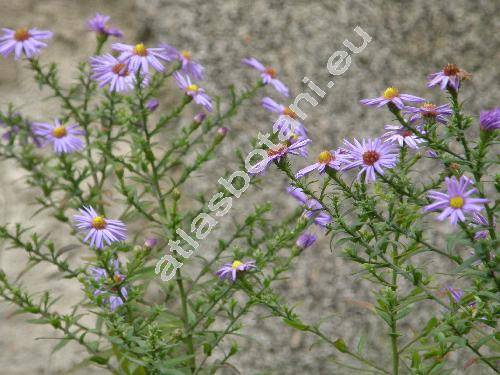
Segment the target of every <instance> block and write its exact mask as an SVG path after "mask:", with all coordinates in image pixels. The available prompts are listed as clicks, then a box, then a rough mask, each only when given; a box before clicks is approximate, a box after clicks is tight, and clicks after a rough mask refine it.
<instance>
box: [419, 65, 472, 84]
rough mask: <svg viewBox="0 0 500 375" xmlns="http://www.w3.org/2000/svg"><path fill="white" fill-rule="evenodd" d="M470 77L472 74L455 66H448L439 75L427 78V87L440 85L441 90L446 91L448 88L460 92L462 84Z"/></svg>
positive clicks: (433, 74) (434, 74) (430, 75)
mask: <svg viewBox="0 0 500 375" xmlns="http://www.w3.org/2000/svg"><path fill="white" fill-rule="evenodd" d="M469 77H470V74H469V73H467V72H466V71H465V70H462V69H460V68H459V67H458V66H456V65H455V64H447V65H446V66H445V67H444V68H443V69H442V70H440V71H439V72H437V73H432V74H429V76H428V77H427V79H428V82H427V87H433V86H436V85H439V87H440V88H441V90H443V91H444V90H446V88H447V87H450V88H452V89H453V90H455V91H458V89H459V88H460V82H461V81H463V80H464V79H467V78H469Z"/></svg>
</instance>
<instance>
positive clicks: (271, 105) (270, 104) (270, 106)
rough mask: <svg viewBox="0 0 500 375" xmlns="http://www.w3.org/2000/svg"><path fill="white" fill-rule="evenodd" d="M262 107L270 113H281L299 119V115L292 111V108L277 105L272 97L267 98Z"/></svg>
mask: <svg viewBox="0 0 500 375" xmlns="http://www.w3.org/2000/svg"><path fill="white" fill-rule="evenodd" d="M261 104H262V107H264V109H266V110H267V111H269V112H274V113H279V114H280V115H284V116H288V117H290V118H292V119H296V118H297V114H296V113H295V112H294V111H292V110H291V109H290V107H285V106H284V105H282V104H278V103H276V102H275V101H274V100H272V99H271V98H270V97H267V96H266V97H265V98H263V99H262V102H261Z"/></svg>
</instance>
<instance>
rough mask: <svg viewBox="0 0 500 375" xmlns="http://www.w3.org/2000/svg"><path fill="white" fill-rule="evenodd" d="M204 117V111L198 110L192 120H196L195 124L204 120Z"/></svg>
mask: <svg viewBox="0 0 500 375" xmlns="http://www.w3.org/2000/svg"><path fill="white" fill-rule="evenodd" d="M205 117H207V115H206V114H205V112H200V113H198V114H197V115H196V116H194V117H193V121H194V122H196V123H197V124H201V123H202V122H203V120H205Z"/></svg>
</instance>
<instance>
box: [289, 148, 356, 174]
mask: <svg viewBox="0 0 500 375" xmlns="http://www.w3.org/2000/svg"><path fill="white" fill-rule="evenodd" d="M346 155H347V154H346V152H345V150H344V149H339V150H330V151H328V150H325V151H322V152H320V154H319V155H318V159H317V162H316V163H314V164H311V165H308V166H307V167H305V168H302V169H301V170H300V171H298V172H297V174H296V175H295V177H296V178H302V177H304V176H305V175H307V174H309V173H311V172H312V171H315V170H316V171H318V172H319V174H323V173H325V170H326V168H327V167H328V168H332V169H335V170H340V169H341V167H342V163H345V162H346V161H347V160H346V158H345V157H346Z"/></svg>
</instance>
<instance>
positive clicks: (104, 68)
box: [90, 53, 148, 93]
mask: <svg viewBox="0 0 500 375" xmlns="http://www.w3.org/2000/svg"><path fill="white" fill-rule="evenodd" d="M90 65H91V67H92V79H94V80H96V81H97V82H98V84H99V87H104V86H106V85H108V86H109V91H110V92H113V91H116V92H121V93H124V92H127V91H131V90H133V89H134V86H135V82H136V77H135V74H133V73H132V72H131V71H130V70H129V69H128V67H127V65H126V64H125V63H122V62H120V61H118V60H117V59H116V58H115V57H114V56H113V55H111V54H109V53H107V54H105V55H103V56H94V57H91V58H90ZM147 82H148V76H147V75H144V76H143V82H142V84H143V85H146V84H147Z"/></svg>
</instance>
